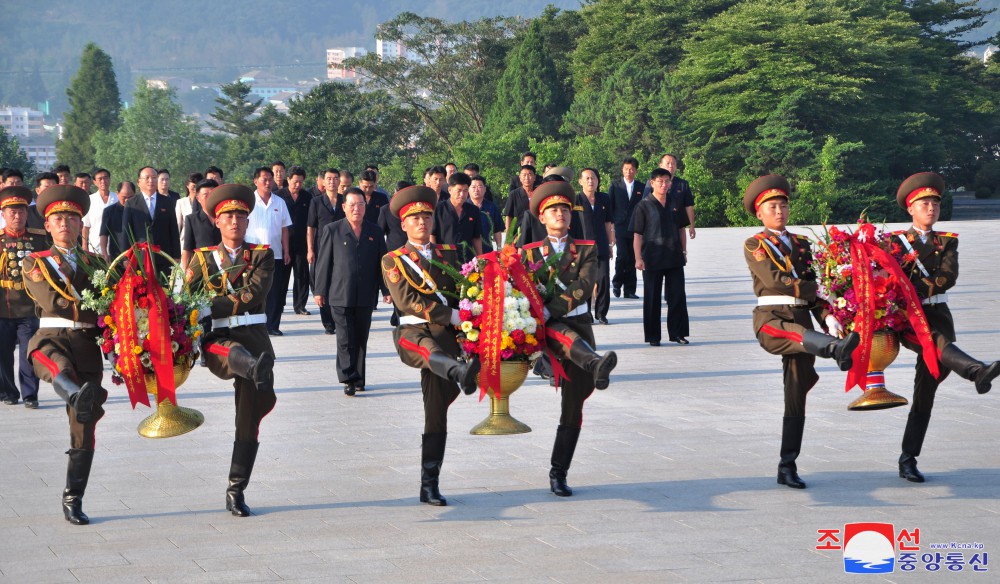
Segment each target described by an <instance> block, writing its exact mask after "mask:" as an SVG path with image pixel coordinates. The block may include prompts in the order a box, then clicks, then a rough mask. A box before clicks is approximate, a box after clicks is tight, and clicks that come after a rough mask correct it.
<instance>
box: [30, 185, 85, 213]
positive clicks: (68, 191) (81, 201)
mask: <svg viewBox="0 0 1000 584" xmlns="http://www.w3.org/2000/svg"><path fill="white" fill-rule="evenodd" d="M37 205H38V208H39V209H41V211H42V216H43V217H48V216H49V215H51V214H53V213H73V214H76V215H79V216H81V217H83V216H84V215H86V214H87V211H89V210H90V194H89V193H87V191H85V190H83V189H81V188H80V187H77V186H73V185H54V186H51V187H49V188H47V189H45V190H44V191H42V193H41V194H40V195H38V203H37Z"/></svg>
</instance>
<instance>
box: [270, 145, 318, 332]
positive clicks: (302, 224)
mask: <svg viewBox="0 0 1000 584" xmlns="http://www.w3.org/2000/svg"><path fill="white" fill-rule="evenodd" d="M272 168H278V163H275V164H274V166H273V167H272ZM305 180H306V171H305V169H303V168H302V167H301V166H293V167H292V168H291V169H290V170H289V171H288V180H287V181H286V182H287V183H288V186H287V187H286V188H283V189H280V190H279V191H278V196H280V197H281V198H282V199H284V200H285V205H286V206H287V207H288V214H289V215H291V216H292V229H291V233H290V234H289V238H288V243H289V247H290V249H289V251H288V253H289V254H291V256H292V264H291V272H292V279H293V282H294V283H293V285H292V308H294V309H295V314H304V315H308V314H309V311H308V310H306V300H308V298H309V261H308V255H309V246H308V244H307V243H306V240H307V236H308V224H309V208H310V206H311V205H312V195H311V194H310V193H309V191H307V190H306V189H304V188H302V183H303V182H305Z"/></svg>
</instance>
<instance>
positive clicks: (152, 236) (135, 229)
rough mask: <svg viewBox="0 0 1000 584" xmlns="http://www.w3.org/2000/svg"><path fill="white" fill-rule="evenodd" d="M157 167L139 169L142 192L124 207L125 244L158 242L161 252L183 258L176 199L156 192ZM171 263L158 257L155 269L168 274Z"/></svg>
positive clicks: (140, 190)
mask: <svg viewBox="0 0 1000 584" xmlns="http://www.w3.org/2000/svg"><path fill="white" fill-rule="evenodd" d="M156 177H157V174H156V169H155V168H153V167H152V166H145V167H143V168H142V169H141V170H140V171H139V192H138V193H136V196H134V197H132V198H131V199H129V200H128V201H126V202H125V205H124V207H123V208H122V230H123V232H124V235H125V238H126V240H125V241H124V242H122V243H123V246H124V245H131V244H132V243H137V242H140V241H148V242H149V243H152V244H155V245H158V246H159V247H160V251H162V252H163V253H165V254H167V255H168V256H170V257H172V258H174V259H175V260H180V258H181V234H180V230H179V229H178V228H177V217H176V216H175V209H174V206H175V204H176V201H174V199H173V198H171V197H169V196H164V195H161V194H159V193H157V192H156ZM169 271H170V262H168V261H167V260H166V258H163V257H161V256H159V255H158V256H157V257H156V272H157V273H158V274H167V273H168V272H169Z"/></svg>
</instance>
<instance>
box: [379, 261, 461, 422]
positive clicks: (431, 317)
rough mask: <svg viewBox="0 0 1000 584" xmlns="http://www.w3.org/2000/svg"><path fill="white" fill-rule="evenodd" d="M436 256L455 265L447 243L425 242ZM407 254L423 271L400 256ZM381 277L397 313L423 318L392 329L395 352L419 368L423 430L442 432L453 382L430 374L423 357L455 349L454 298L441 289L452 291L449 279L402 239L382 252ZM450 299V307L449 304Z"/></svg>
mask: <svg viewBox="0 0 1000 584" xmlns="http://www.w3.org/2000/svg"><path fill="white" fill-rule="evenodd" d="M430 245H431V249H432V252H431V253H432V254H433V257H434V258H435V260H436V261H438V262H441V263H443V264H447V265H450V266H458V265H459V264H460V262H459V261H458V254H457V252H456V251H455V246H453V245H443V244H430ZM404 257H406V258H408V259H409V261H410V262H413V263H414V264H415V265H416V266H418V267H419V268H420V269H421V270H422V271H423V272H424V274H417V273H416V270H415V269H414V268H413V267H412V266H411V265H410V264H409V263H408V262H407V260H405V259H403V258H404ZM382 277H383V279H384V280H385V284H386V286H387V287H388V288H389V294H390V295H391V296H392V302H393V304H395V306H396V309H397V310H398V311H399V313H400V314H401V315H403V316H413V317H417V318H422V319H424V320H426V321H427V322H426V323H421V324H401V325H400V326H398V327H396V330H394V331H393V333H392V338H393V340H394V341H395V343H396V351H397V352H398V353H399V358H400V359H401V360H402V361H403V363H404V364H405V365H408V366H410V367H414V368H417V369H420V388H421V391H422V392H423V396H424V433H425V434H432V433H442V432H447V431H448V407H449V406H450V405H451V403H452V402H454V401H455V398H457V397H458V394H459V388H458V384H457V383H455V382H454V381H451V380H449V379H445V378H444V377H440V376H438V375H435V374H433V373H431V370H430V368H429V364H428V361H427V359H428V356H429V355H430V354H431V353H433V352H436V351H441V352H443V353H446V354H447V355H449V356H451V357H457V356H458V355H460V354H461V349H460V348H459V346H458V341H457V340H456V332H455V327H454V326H452V324H451V315H452V310H453V309H454V308H455V306H457V305H458V303H457V301H456V300H455V299H454V298H453V297H450V296H447V295H445V294H443V293H442V291H447V292H451V293H452V294H455V293H457V289H456V287H455V282H454V281H453V280H452V279H451V278H450V277H449V276H448V275H446V274H445V273H444V272H443V271H442V270H441V269H440V268H438V267H436V266H434V265H432V264H431V263H430V262H429V261H427V260H426V259H425V258H424V257H423V256H422V255H421V254H420V252H419V251H418V250H417V248H416V247H414V246H413V244H411V243H409V242H407V244H406V245H404V246H403V247H401V248H399V249H397V250H395V251H391V252H389V253H387V254H386V255H384V256H382ZM453 304H454V306H452V305H453Z"/></svg>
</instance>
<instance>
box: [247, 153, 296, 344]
mask: <svg viewBox="0 0 1000 584" xmlns="http://www.w3.org/2000/svg"><path fill="white" fill-rule="evenodd" d="M253 184H254V186H255V187H257V190H256V191H255V193H254V194H255V196H256V200H255V204H254V207H253V211H251V212H250V225H249V226H248V227H247V236H246V239H247V241H249V242H252V243H261V244H264V245H267V246H270V248H271V250H272V251H273V252H274V280H273V282H274V283H273V284H272V286H271V290H270V291H269V292H268V293H267V306H266V308H265V309H264V313H265V314H266V315H267V332H268V334H269V335H271V336H272V337H280V336H281V335H282V334H284V333H282V332H281V330H279V328H278V327H279V325H280V324H281V313H282V312H283V311H284V310H285V297H286V296H287V295H288V277H287V276H286V275H285V274H286V273H287V271H288V270H289V269H290V267H289V266H290V264H291V262H292V256H291V254H289V253H285V252H286V251H287V250H288V248H289V247H288V244H289V233H288V228H289V227H291V226H292V216H291V215H290V214H289V212H288V205H286V204H285V201H284V200H282V198H281V197H276V196H274V195H273V193H272V192H271V189H272V188H273V187H274V174H273V173H272V172H271V169H270V168H268V167H266V166H262V167H260V168H258V169H257V170H255V171H254V173H253ZM280 282H284V283H285V285H284V286H281V285H279V283H280Z"/></svg>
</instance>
